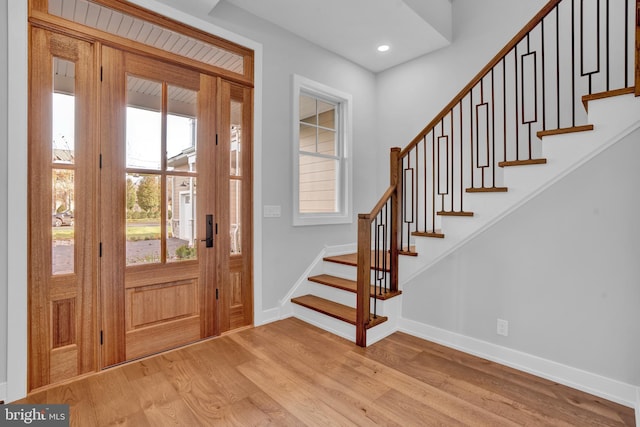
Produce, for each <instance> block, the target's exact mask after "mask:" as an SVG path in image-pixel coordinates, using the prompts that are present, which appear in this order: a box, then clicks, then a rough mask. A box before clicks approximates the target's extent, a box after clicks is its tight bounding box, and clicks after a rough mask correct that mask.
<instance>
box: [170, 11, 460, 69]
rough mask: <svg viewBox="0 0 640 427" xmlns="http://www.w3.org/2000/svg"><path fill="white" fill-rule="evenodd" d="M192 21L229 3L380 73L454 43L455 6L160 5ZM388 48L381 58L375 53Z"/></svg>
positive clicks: (210, 13) (379, 54) (213, 13)
mask: <svg viewBox="0 0 640 427" xmlns="http://www.w3.org/2000/svg"><path fill="white" fill-rule="evenodd" d="M159 1H161V2H163V3H166V4H168V5H170V6H172V7H174V8H176V9H179V10H181V11H183V12H185V13H189V14H192V15H194V16H202V15H203V14H207V15H212V16H215V14H216V10H215V8H216V6H218V4H219V3H221V2H228V3H230V4H232V5H234V6H237V7H239V8H242V9H244V10H246V11H248V12H250V13H252V14H254V15H256V16H259V17H261V18H263V19H265V20H267V21H270V22H272V23H274V24H276V25H278V26H280V27H282V28H284V29H286V30H288V31H290V32H292V33H294V34H297V35H299V36H300V37H302V38H305V39H307V40H309V41H311V42H313V43H315V44H317V45H319V46H322V47H324V48H325V49H328V50H330V51H332V52H335V53H336V54H338V55H340V56H343V57H345V58H347V59H349V60H351V61H353V62H355V63H356V64H359V65H361V66H363V67H364V68H366V69H368V70H370V71H373V72H379V71H383V70H386V69H388V68H390V67H393V66H395V65H398V64H401V63H403V62H406V61H409V60H411V59H413V58H417V57H419V56H422V55H424V54H426V53H429V52H431V51H434V50H436V49H439V48H441V47H444V46H446V45H448V44H449V43H450V42H451V33H452V12H451V7H452V6H451V0H159ZM380 44H388V45H389V46H391V49H390V50H389V51H388V52H385V53H380V52H378V51H377V50H376V47H377V46H378V45H380Z"/></svg>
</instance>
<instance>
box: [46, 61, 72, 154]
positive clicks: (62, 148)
mask: <svg viewBox="0 0 640 427" xmlns="http://www.w3.org/2000/svg"><path fill="white" fill-rule="evenodd" d="M74 94H75V64H74V63H73V62H70V61H66V60H64V59H60V58H53V100H52V109H51V119H52V121H51V135H52V147H51V154H52V156H53V159H52V161H53V162H54V163H63V164H73V163H75V96H74Z"/></svg>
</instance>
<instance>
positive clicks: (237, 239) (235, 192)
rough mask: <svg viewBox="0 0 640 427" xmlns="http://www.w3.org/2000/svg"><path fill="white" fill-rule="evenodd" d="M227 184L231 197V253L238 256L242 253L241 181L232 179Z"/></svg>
mask: <svg viewBox="0 0 640 427" xmlns="http://www.w3.org/2000/svg"><path fill="white" fill-rule="evenodd" d="M229 184H230V185H229V187H230V196H231V197H230V200H229V202H230V203H229V212H230V215H229V216H230V222H231V230H230V233H231V253H232V254H239V253H241V252H242V246H241V243H242V238H241V233H242V181H241V180H238V179H232V180H231V182H230V183H229Z"/></svg>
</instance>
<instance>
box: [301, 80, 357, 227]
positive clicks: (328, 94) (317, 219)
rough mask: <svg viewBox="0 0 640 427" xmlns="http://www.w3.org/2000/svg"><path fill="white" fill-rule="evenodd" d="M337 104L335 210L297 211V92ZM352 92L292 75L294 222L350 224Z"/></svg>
mask: <svg viewBox="0 0 640 427" xmlns="http://www.w3.org/2000/svg"><path fill="white" fill-rule="evenodd" d="M301 91H302V92H303V93H307V94H310V95H312V96H315V97H318V98H321V99H324V100H327V101H329V102H332V103H336V104H339V106H340V107H339V110H340V113H339V114H338V120H339V123H338V124H337V128H338V132H339V133H340V135H339V136H340V140H341V153H342V156H341V157H342V159H341V160H340V176H339V178H338V180H339V183H338V205H339V209H338V212H336V213H304V214H303V213H300V211H299V204H300V193H299V189H300V185H299V181H298V179H299V178H298V173H299V168H300V165H299V153H300V152H299V139H300V125H299V117H300V114H299V112H300V92H301ZM352 100H353V98H352V96H351V95H350V94H348V93H345V92H342V91H339V90H337V89H334V88H331V87H329V86H327V85H324V84H322V83H318V82H316V81H313V80H310V79H308V78H306V77H302V76H299V75H297V74H294V75H293V91H292V106H293V107H292V115H291V118H292V120H291V121H292V135H293V136H292V146H293V225H295V226H304V225H324V224H350V223H352V222H353V218H352V215H351V209H352V198H353V196H352V194H353V193H352V157H351V149H352V129H351V117H352V103H353V102H352Z"/></svg>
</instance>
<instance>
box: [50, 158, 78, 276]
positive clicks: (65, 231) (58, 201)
mask: <svg viewBox="0 0 640 427" xmlns="http://www.w3.org/2000/svg"><path fill="white" fill-rule="evenodd" d="M52 177H53V179H52V183H51V187H52V190H53V191H52V195H51V196H52V201H53V203H52V206H51V208H52V214H51V245H52V248H51V258H52V259H51V266H52V271H51V273H52V274H53V275H57V274H70V273H73V272H74V270H75V267H74V266H75V250H74V249H75V232H74V224H75V217H74V210H75V173H74V171H73V170H71V169H53V171H52Z"/></svg>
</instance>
